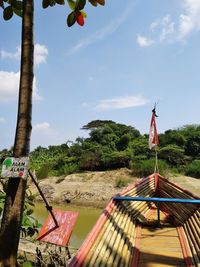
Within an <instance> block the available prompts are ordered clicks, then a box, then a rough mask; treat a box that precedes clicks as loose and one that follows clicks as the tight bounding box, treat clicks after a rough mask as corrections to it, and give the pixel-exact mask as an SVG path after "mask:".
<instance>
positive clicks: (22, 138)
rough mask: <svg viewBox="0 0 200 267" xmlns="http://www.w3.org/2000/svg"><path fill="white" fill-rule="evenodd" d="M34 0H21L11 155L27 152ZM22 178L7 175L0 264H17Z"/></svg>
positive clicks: (22, 194) (23, 186)
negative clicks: (20, 27) (19, 44)
mask: <svg viewBox="0 0 200 267" xmlns="http://www.w3.org/2000/svg"><path fill="white" fill-rule="evenodd" d="M33 13H34V0H23V19H22V46H21V51H22V54H21V75H20V86H19V102H18V117H17V127H16V135H15V143H14V152H13V154H14V155H13V156H14V157H24V156H28V155H29V151H30V136H31V129H32V126H31V117H32V86H33V76H34V74H33V52H34V44H33ZM25 191H26V180H23V179H21V178H10V179H9V181H8V186H7V192H6V200H5V206H4V212H3V218H2V223H1V230H0V266H17V250H18V244H19V238H20V229H21V221H22V215H23V207H24V198H25Z"/></svg>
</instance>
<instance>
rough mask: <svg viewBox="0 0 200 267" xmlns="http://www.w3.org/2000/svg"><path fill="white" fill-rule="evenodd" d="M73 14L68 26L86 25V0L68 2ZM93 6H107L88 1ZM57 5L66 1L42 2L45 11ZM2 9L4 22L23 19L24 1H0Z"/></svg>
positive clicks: (68, 18)
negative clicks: (16, 17)
mask: <svg viewBox="0 0 200 267" xmlns="http://www.w3.org/2000/svg"><path fill="white" fill-rule="evenodd" d="M66 2H67V3H68V6H69V8H70V10H71V13H69V14H68V15H67V20H66V22H67V25H68V26H69V27H71V26H72V25H74V24H75V23H76V22H77V23H78V24H79V25H80V26H83V25H84V19H85V18H86V17H87V14H86V13H85V12H84V11H83V9H84V8H85V5H86V0H67V1H66ZM88 2H90V3H91V4H92V5H93V6H95V7H96V6H97V5H98V4H99V5H102V6H104V5H105V0H88ZM56 4H58V5H65V0H42V7H43V8H44V9H46V8H48V7H53V6H55V5H56ZM0 7H1V8H2V9H3V18H4V20H10V19H11V18H12V17H13V15H14V14H16V15H17V16H20V17H22V15H23V1H22V0H0Z"/></svg>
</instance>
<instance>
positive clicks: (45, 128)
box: [33, 121, 50, 132]
mask: <svg viewBox="0 0 200 267" xmlns="http://www.w3.org/2000/svg"><path fill="white" fill-rule="evenodd" d="M49 129H50V124H49V123H48V122H46V121H45V122H42V123H38V124H36V125H34V126H33V131H36V132H46V131H48V130H49Z"/></svg>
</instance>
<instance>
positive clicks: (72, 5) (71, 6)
mask: <svg viewBox="0 0 200 267" xmlns="http://www.w3.org/2000/svg"><path fill="white" fill-rule="evenodd" d="M67 3H68V5H69V7H70V8H71V10H75V7H76V2H74V1H73V0H67Z"/></svg>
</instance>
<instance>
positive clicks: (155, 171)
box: [154, 146, 159, 173]
mask: <svg viewBox="0 0 200 267" xmlns="http://www.w3.org/2000/svg"><path fill="white" fill-rule="evenodd" d="M154 173H159V168H158V151H157V147H156V146H155V167H154Z"/></svg>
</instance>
